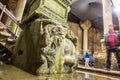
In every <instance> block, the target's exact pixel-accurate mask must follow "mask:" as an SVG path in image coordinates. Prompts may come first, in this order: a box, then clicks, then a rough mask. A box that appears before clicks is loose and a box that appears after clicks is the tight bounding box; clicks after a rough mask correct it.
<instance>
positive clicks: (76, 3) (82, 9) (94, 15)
mask: <svg viewBox="0 0 120 80" xmlns="http://www.w3.org/2000/svg"><path fill="white" fill-rule="evenodd" d="M70 6H71V10H70V13H69V16H68V18H69V20H72V21H74V18H73V17H75V16H76V18H78V19H79V20H80V21H85V20H90V21H91V22H92V23H93V26H94V27H98V28H102V27H103V19H102V17H103V12H102V11H103V9H102V0H71V1H70ZM71 14H72V15H74V16H70V15H71ZM70 17H71V18H72V19H71V18H70ZM78 19H75V22H78V21H76V20H78Z"/></svg>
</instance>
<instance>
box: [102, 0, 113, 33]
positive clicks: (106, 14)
mask: <svg viewBox="0 0 120 80" xmlns="http://www.w3.org/2000/svg"><path fill="white" fill-rule="evenodd" d="M102 3H103V28H104V34H106V33H107V32H108V26H109V25H110V24H113V22H112V8H111V1H110V0H102Z"/></svg>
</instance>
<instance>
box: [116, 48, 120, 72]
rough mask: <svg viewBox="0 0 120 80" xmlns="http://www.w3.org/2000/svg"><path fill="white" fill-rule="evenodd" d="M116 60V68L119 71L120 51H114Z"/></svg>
mask: <svg viewBox="0 0 120 80" xmlns="http://www.w3.org/2000/svg"><path fill="white" fill-rule="evenodd" d="M116 59H117V63H118V68H119V70H120V50H116Z"/></svg>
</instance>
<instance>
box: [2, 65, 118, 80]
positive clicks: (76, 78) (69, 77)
mask: <svg viewBox="0 0 120 80" xmlns="http://www.w3.org/2000/svg"><path fill="white" fill-rule="evenodd" d="M0 80H120V78H119V77H113V76H105V75H98V74H90V73H87V72H83V71H77V72H74V73H69V74H55V75H41V76H34V75H31V74H29V73H26V72H24V71H22V70H20V69H18V68H16V67H14V66H11V65H5V64H4V65H0Z"/></svg>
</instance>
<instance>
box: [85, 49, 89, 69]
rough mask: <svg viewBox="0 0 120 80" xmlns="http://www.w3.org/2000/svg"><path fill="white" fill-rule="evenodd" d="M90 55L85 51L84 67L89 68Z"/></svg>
mask: <svg viewBox="0 0 120 80" xmlns="http://www.w3.org/2000/svg"><path fill="white" fill-rule="evenodd" d="M89 60H90V53H89V51H86V53H85V67H89Z"/></svg>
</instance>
